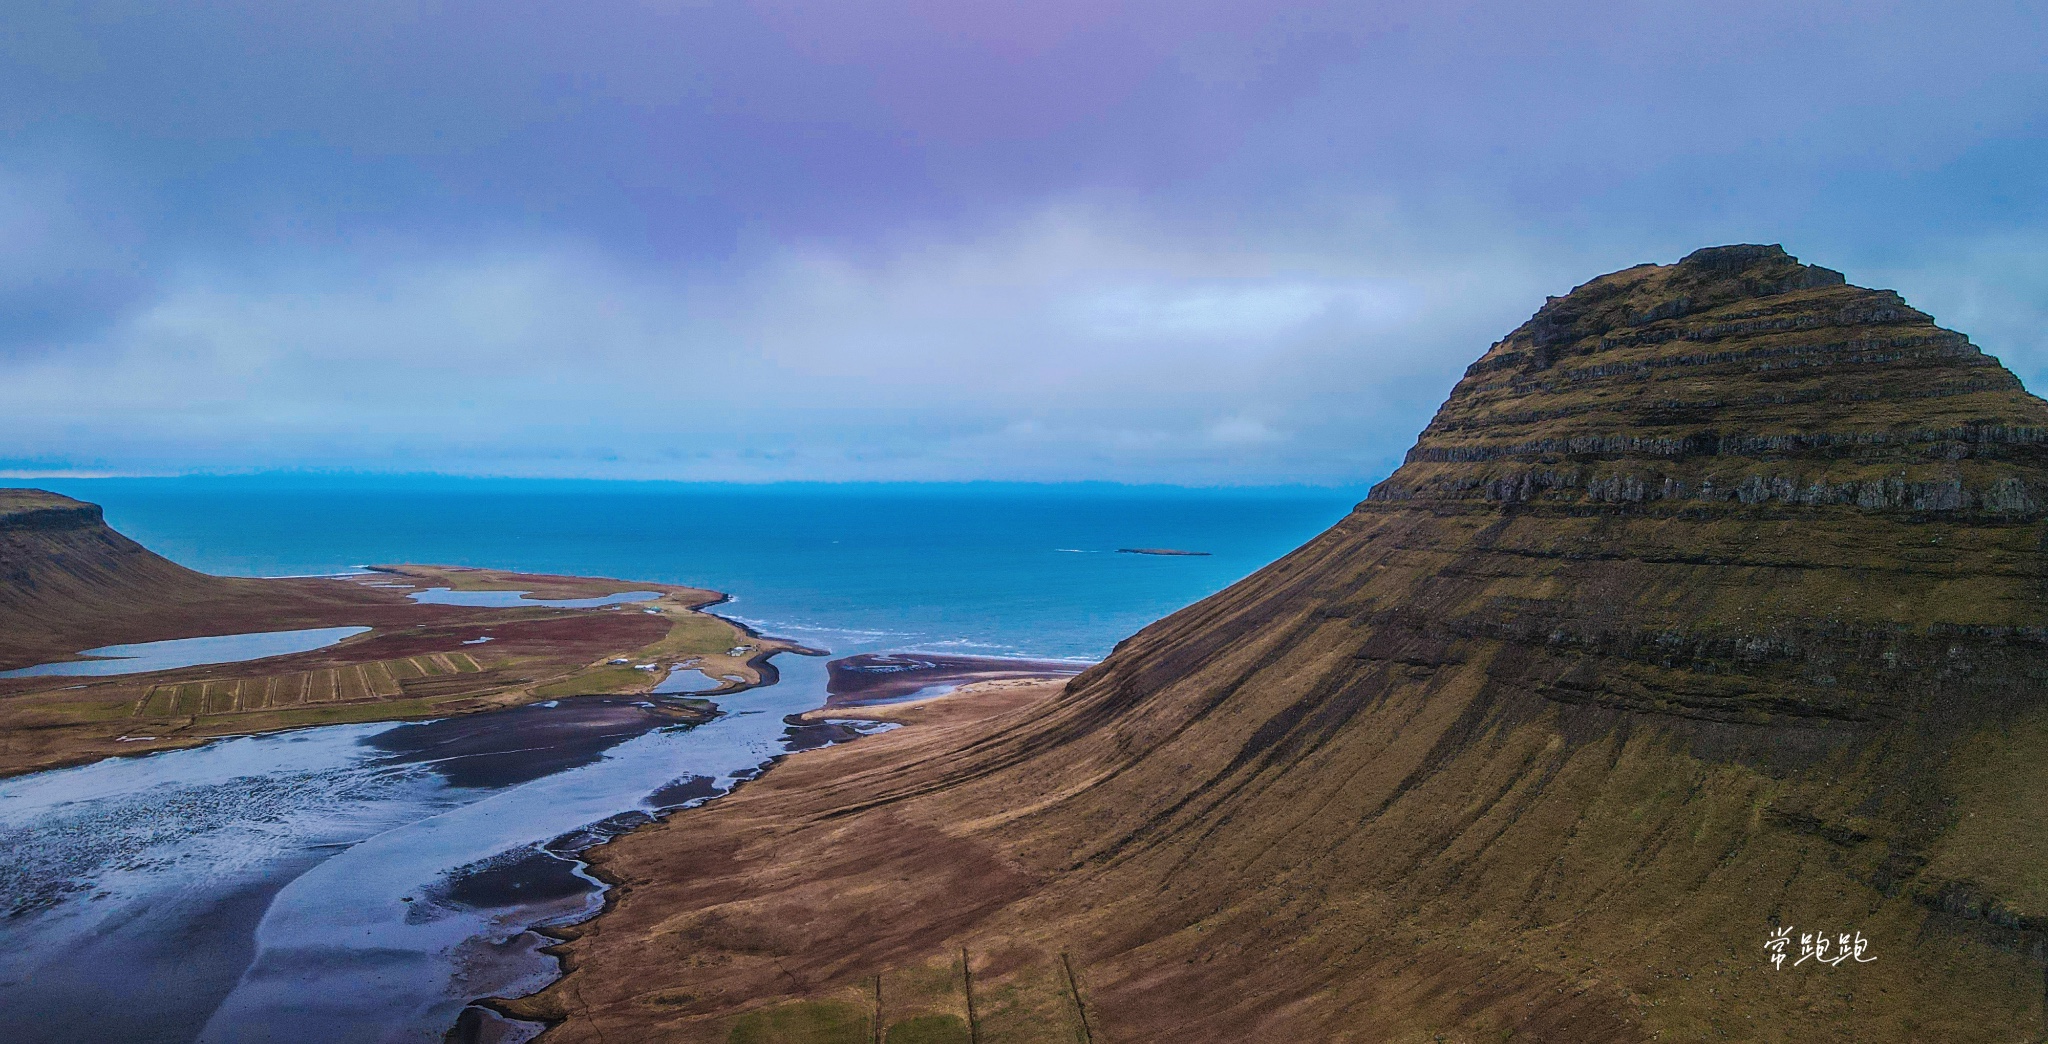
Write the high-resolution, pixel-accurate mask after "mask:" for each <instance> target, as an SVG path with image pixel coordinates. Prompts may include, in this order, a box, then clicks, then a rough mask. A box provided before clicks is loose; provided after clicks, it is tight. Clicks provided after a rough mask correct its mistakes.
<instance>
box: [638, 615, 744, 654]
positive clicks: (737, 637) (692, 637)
mask: <svg viewBox="0 0 2048 1044" xmlns="http://www.w3.org/2000/svg"><path fill="white" fill-rule="evenodd" d="M669 619H671V620H672V621H674V622H673V623H671V624H670V625H669V629H668V634H666V635H664V636H663V637H662V639H661V640H660V641H658V642H655V643H654V644H653V645H649V646H645V647H642V648H641V649H640V650H639V651H638V652H636V653H634V655H635V656H638V657H640V658H641V659H642V660H643V661H644V660H651V659H657V658H660V659H668V658H673V657H680V656H706V655H711V654H716V653H723V652H724V651H726V650H727V649H730V648H732V647H733V646H735V645H751V644H753V640H752V639H750V638H748V637H747V636H746V635H745V634H744V633H742V632H741V631H740V629H739V628H737V627H734V626H733V625H731V624H729V623H726V622H725V621H724V620H721V619H719V618H717V617H715V616H706V615H704V614H703V613H682V614H676V615H671V616H670V617H669Z"/></svg>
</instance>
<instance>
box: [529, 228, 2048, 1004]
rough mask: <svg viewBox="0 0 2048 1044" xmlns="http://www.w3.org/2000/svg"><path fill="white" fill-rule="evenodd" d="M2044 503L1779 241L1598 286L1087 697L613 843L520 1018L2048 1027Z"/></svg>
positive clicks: (834, 765)
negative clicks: (947, 1012) (1304, 530)
mask: <svg viewBox="0 0 2048 1044" xmlns="http://www.w3.org/2000/svg"><path fill="white" fill-rule="evenodd" d="M2044 517H2048V403H2044V402H2043V401H2042V400H2040V399H2037V398H2035V397H2033V396H2031V395H2029V394H2027V393H2026V392H2025V391H2024V390H2023V389H2022V388H2021V386H2020V384H2019V382H2018V381H2017V379H2015V378H2014V377H2013V376H2012V375H2011V374H2010V373H2009V372H2007V371H2006V370H2005V369H2004V368H2003V367H2002V366H2000V365H1999V364H1998V362H1997V361H1996V360H1995V359H1992V358H1990V357H1988V356H1985V355H1983V354H1982V353H1981V352H1979V351H1978V350H1977V349H1976V348H1975V347H1973V346H1972V345H1970V344H1969V343H1968V341H1967V340H1966V339H1965V338H1964V337H1962V336H1961V335H1959V334H1956V333H1953V332H1949V331H1946V330H1942V329H1940V328H1938V327H1937V326H1935V325H1934V323H1933V322H1932V321H1931V320H1930V319H1929V318H1928V317H1927V316H1925V315H1923V314H1921V313H1919V312H1917V311H1915V310H1913V309H1912V308H1910V307H1908V306H1907V305H1905V304H1904V303H1903V302H1902V301H1900V300H1899V298H1898V297H1897V296H1896V295H1894V294H1891V293H1889V292H1887V291H1873V290H1866V289H1862V288H1858V287H1853V286H1849V285H1846V284H1845V283H1844V282H1843V281H1842V278H1841V277H1840V276H1839V275H1838V274H1836V273H1833V272H1830V271H1828V270H1826V269H1821V268H1817V267H1812V266H1806V265H1802V264H1800V263H1799V262H1798V261H1797V260H1796V259H1794V258H1791V257H1789V256H1787V255H1785V254H1784V252H1783V251H1781V250H1779V249H1777V248H1775V247H1749V246H1743V247H1723V248H1715V249H1710V250H1703V251H1699V252H1697V253H1695V254H1693V255H1691V256H1689V257H1687V258H1686V259H1685V260H1683V261H1681V262H1679V263H1677V264H1675V265H1668V266H1655V265H1645V266H1640V267H1637V268H1632V269H1628V270H1626V271H1622V272H1617V273H1614V274H1611V275H1608V276H1603V277H1601V278H1599V279H1596V280H1594V281H1592V282H1590V283H1588V284H1586V285H1585V286H1582V287H1580V288H1578V289H1577V290H1575V291H1573V292H1572V293H1571V294H1570V295H1568V296H1566V297H1564V298H1557V299H1552V300H1551V301H1550V302H1549V303H1547V304H1546V305H1545V306H1544V307H1543V308H1542V309H1541V310H1540V311H1539V312H1537V314H1536V315H1535V317H1534V318H1532V319H1531V320H1530V321H1529V322H1528V323H1526V324H1524V325H1523V326H1522V327H1520V328H1519V329H1517V330H1516V331H1514V332H1513V333H1512V334H1510V335H1509V336H1508V337H1507V338H1506V339H1504V340H1502V341H1501V342H1499V343H1497V344H1495V345H1493V346H1492V347H1491V348H1490V349H1489V350H1488V351H1487V352H1486V353H1485V355H1484V356H1483V357H1481V358H1480V359H1479V360H1478V361H1477V362H1476V363H1474V364H1473V365H1472V367H1471V368H1470V369H1469V370H1468V371H1467V373H1466V375H1465V377H1464V379H1463V380H1461V381H1460V382H1459V383H1458V385H1457V387H1456V388H1455V389H1454V391H1453V392H1452V393H1451V396H1450V398H1449V399H1448V401H1446V403H1445V404H1444V406H1443V407H1442V409H1441V410H1440V411H1439V412H1438V414H1437V416H1436V418H1435V419H1434V420H1433V421H1432V422H1431V423H1430V425H1429V427H1428V428H1427V429H1426V430H1425V431H1424V432H1423V433H1422V436H1421V438H1420V439H1419V441H1418V442H1417V444H1416V446H1415V448H1414V450H1412V451H1411V452H1410V454H1409V456H1408V460H1407V463H1406V464H1405V465H1404V466H1403V467H1402V468H1401V469H1400V470H1398V471H1397V472H1396V473H1395V474H1394V475H1393V476H1392V477H1390V478H1389V479H1388V480H1387V481H1386V482H1385V483H1383V484H1382V485H1381V486H1379V487H1378V488H1376V489H1375V490H1374V491H1373V493H1372V495H1371V496H1370V497H1369V498H1368V499H1367V500H1366V501H1365V502H1364V503H1362V504H1360V505H1359V506H1358V508H1357V509H1356V510H1355V511H1354V512H1353V513H1352V514H1351V515H1350V516H1349V517H1347V518H1346V519H1345V520H1344V521H1343V522H1341V523H1340V524H1338V525H1337V526H1335V527H1333V528H1332V529H1331V530H1329V531H1328V532H1326V533H1324V534H1322V535H1321V536H1319V537H1317V538H1316V539H1315V540H1313V541H1311V542H1310V543H1309V544H1307V545H1306V546H1304V547H1302V548H1301V549H1300V550H1298V551H1296V552H1295V553H1293V554H1291V555H1289V556H1288V557H1286V558H1285V559H1283V560H1281V561H1279V562H1277V563H1275V564H1274V565H1272V566H1270V567H1268V568H1266V569H1265V570H1262V571H1261V572H1259V573H1258V574H1256V575H1254V576H1252V577H1250V578H1248V579H1247V580H1245V581H1243V582H1241V583H1239V584H1237V585H1235V586H1233V587H1232V588H1230V589H1229V590H1226V591H1224V592H1222V593H1220V594H1218V595H1216V596H1214V597H1212V598H1210V599H1207V600H1205V601H1203V602H1201V603H1199V604H1197V605H1194V606H1191V607H1189V608H1188V609H1185V610H1183V611H1181V612H1179V613H1177V614H1175V615H1173V616H1171V617H1169V618H1167V619H1165V620H1163V621H1161V622H1159V623H1158V624H1155V625H1154V626H1152V627H1149V628H1147V629H1146V630H1144V631H1143V632H1141V633H1140V634H1138V635H1136V636H1134V637H1133V638H1131V639H1130V640H1128V641H1126V642H1125V643H1123V644H1122V645H1120V646H1119V647H1118V649H1117V650H1116V652H1115V654H1114V655H1112V656H1111V657H1110V658H1109V659H1108V660H1107V661H1105V662H1104V663H1103V664H1101V665H1100V666H1098V667H1097V668H1095V669H1093V670H1091V671H1089V672H1088V673H1087V674H1085V675H1082V676H1081V677H1079V678H1077V679H1076V680H1075V681H1074V682H1073V683H1072V684H1070V685H1069V686H1067V687H1066V688H1065V690H1064V691H1063V692H1061V693H1060V694H1059V695H1057V696H1056V697H1054V698H1051V699H1047V700H1043V701H1040V702H1037V703H1034V704H1031V705H1029V706H1025V707H1021V708H1011V709H1005V710H1003V712H1002V713H999V714H992V715H990V716H986V717H982V718H979V719H977V718H974V716H973V715H972V714H971V713H969V712H968V711H967V710H966V709H962V710H960V711H959V712H957V713H956V714H955V715H954V716H953V717H951V718H946V719H944V720H938V721H934V722H931V723H928V724H926V725H922V726H917V727H913V728H910V729H906V730H903V731H902V732H899V733H897V734H893V735H891V736H889V737H884V738H882V739H879V740H874V741H864V742H863V743H861V744H855V745H853V746H851V747H848V748H844V749H841V750H835V751H829V752H820V753H817V754H811V755H805V756H803V757H800V758H796V759H792V761H791V762H790V763H789V764H787V765H785V766H783V767H781V768H778V769H777V770H775V771H774V772H771V773H770V774H769V776H768V777H767V778H766V779H764V780H763V781H761V782H760V783H758V784H755V785H753V786H751V787H750V788H748V789H746V790H743V791H742V792H741V793H739V794H737V795H734V796H733V797H731V798H728V799H725V800H722V801H720V802H717V803H714V804H713V805H712V806H710V807H708V808H706V809H704V810H702V811H698V812H693V813H689V814H685V815H681V816H678V817H676V818H675V819H673V820H671V821H670V822H669V823H667V824H665V825H663V826H660V827H656V828H652V829H649V830H647V831H644V832H642V833H639V834H636V835H633V836H631V837H629V838H627V839H624V840H622V841H620V842H618V843H617V844H615V845H613V846H611V848H610V849H609V850H607V851H606V852H605V853H604V854H603V855H602V856H601V862H600V865H601V868H602V869H603V871H604V872H606V873H608V874H610V875H612V876H613V877H614V878H615V879H617V880H618V881H620V882H621V889H620V892H619V895H618V899H617V903H616V906H615V908H614V909H613V910H612V911H611V912H609V913H607V914H606V915H605V916H604V917H602V918H600V919H599V920H597V921H596V922H594V923H593V924H592V925H589V926H586V927H584V928H582V929H580V930H578V931H577V932H576V933H574V934H575V935H576V938H574V939H572V940H571V941H570V942H569V943H568V944H567V946H566V948H565V951H566V954H567V956H568V962H569V967H570V968H571V969H572V970H571V972H570V974H569V975H568V976H567V977H566V978H565V979H564V980H563V981H562V982H561V983H559V984H557V986H555V987H554V988H552V989H550V990H549V991H546V992H544V993H543V994H541V995H539V996H537V997H535V998H532V999H529V1000H527V1001H524V1002H518V1003H515V1004H512V1005H510V1007H511V1008H512V1009H513V1010H515V1011H521V1012H524V1013H527V1014H533V1015H542V1016H546V1017H549V1018H565V1019H566V1022H564V1023H563V1024H562V1025H560V1026H559V1027H558V1028H556V1029H555V1030H554V1031H552V1033H553V1036H551V1037H550V1038H549V1039H550V1040H564V1041H584V1040H599V1039H614V1040H616V1039H638V1040H706V1041H724V1040H760V1041H770V1040H836V1039H847V1040H855V1039H860V1040H869V1039H875V1037H876V1036H878V1035H886V1038H887V1039H888V1040H892V1041H893V1040H896V1039H897V1035H896V1032H895V1030H894V1029H890V1027H891V1026H894V1025H897V1024H899V1023H900V1024H902V1025H904V1026H909V1025H910V1024H911V1022H912V1021H913V1020H912V1015H913V1014H914V1012H913V1010H912V1009H913V1008H915V1005H914V1004H913V1005H912V1006H911V1007H905V1008H902V1009H896V1008H892V1007H891V1001H890V998H891V997H892V996H898V995H907V996H911V997H912V998H913V999H914V998H916V997H918V996H921V995H920V994H918V993H917V992H916V990H915V989H912V988H911V985H910V984H914V983H917V982H921V981H925V980H931V979H932V976H934V975H938V974H939V973H940V971H942V970H944V969H946V968H949V967H952V966H951V965H949V964H947V963H946V962H949V961H956V960H959V959H960V957H961V954H962V950H963V947H964V948H965V953H966V960H965V965H966V966H965V967H964V968H962V969H961V974H959V975H957V976H956V978H958V979H959V980H960V981H961V982H962V983H964V984H965V985H963V986H962V987H961V989H960V992H961V993H962V994H963V995H966V996H973V995H974V994H975V992H976V991H980V993H979V996H980V998H981V1008H980V1009H979V1011H980V1013H979V1014H978V1015H976V1016H974V1018H973V1019H972V1020H968V1021H974V1022H975V1025H974V1026H973V1027H971V1030H972V1032H971V1037H972V1039H976V1040H979V1041H990V1042H993V1041H1004V1040H1016V1041H1026V1040H1078V1039H1088V1040H1096V1041H1118V1042H1125V1041H1183V1040H1200V1041H1212V1040H1213V1041H1223V1040H1260V1041H1303V1040H1318V1041H1321V1040H1357V1041H1429V1040H1466V1041H1480V1040H1485V1041H1498V1040H1510V1039H1512V1040H1517V1041H1520V1040H1557V1041H1637V1040H1653V1039H1666V1040H1698V1039H1735V1040H1786V1041H1790V1040H1801V1041H1806V1040H1844V1041H1846V1040H1859V1041H1866V1040H1889V1041H1924V1040H1944V1041H2030V1040H2039V1039H2041V1037H2042V1036H2043V1033H2044V1030H2048V1025H2044V1020H2043V993H2044V980H2043V957H2044V940H2048V934H2044V933H2048V870H2044V869H2043V868H2044V867H2048V801H2044V798H2048V768H2044V766H2048V696H2044V694H2048V689H2044V682H2048V597H2044V595H2048V590H2044V580H2048V568H2044V567H2048V558H2044V539H2048V529H2044V525H2043V522H2044ZM1786 927H1790V928H1791V929H1792V935H1791V939H1792V942H1791V945H1790V949H1791V953H1790V955H1789V956H1788V958H1787V960H1786V962H1785V964H1786V966H1785V967H1783V968H1774V967H1773V966H1772V965H1771V964H1770V963H1769V962H1768V961H1767V959H1766V958H1767V951H1766V948H1765V944H1766V942H1767V940H1768V939H1769V937H1770V935H1771V934H1772V932H1773V931H1775V930H1778V929H1782V928H1786ZM1814 932H1825V933H1827V935H1828V936H1829V938H1830V939H1831V940H1832V939H1833V938H1834V937H1835V936H1837V935H1838V934H1842V933H1850V934H1852V935H1853V934H1854V933H1860V934H1861V936H1862V937H1863V939H1864V940H1865V941H1866V942H1867V946H1868V949H1867V950H1866V951H1865V953H1864V954H1863V956H1864V958H1865V960H1863V961H1856V960H1850V961H1846V962H1843V963H1841V964H1825V965H1823V964H1819V963H1818V962H1816V961H1812V960H1808V961H1806V962H1804V963H1801V964H1799V965H1798V966H1796V967H1795V966H1794V963H1795V961H1797V958H1798V957H1799V956H1800V954H1799V942H1798V939H1799V935H1800V934H1801V933H1814ZM920 976H923V977H924V978H923V979H920V978H919V977H920ZM932 981H937V980H932ZM948 981H951V980H948ZM919 1003H922V1002H919ZM1063 1005H1064V1007H1063ZM918 1010H922V1009H918ZM963 1010H969V1009H966V1008H965V1006H964V1005H963ZM877 1013H879V1018H880V1021H881V1023H882V1024H883V1025H882V1026H880V1027H877V1026H875V1025H874V1020H875V1019H876V1018H877ZM934 1017H936V1016H934ZM918 1025H921V1026H924V1027H926V1029H929V1028H930V1026H932V1025H934V1024H933V1023H929V1022H927V1023H920V1024H918ZM878 1029H880V1030H886V1031H887V1032H886V1034H878V1033H877V1030H878ZM905 1032H906V1036H905V1038H904V1039H912V1038H911V1036H910V1035H909V1033H910V1031H908V1030H906V1031H905ZM917 1032H918V1033H923V1032H925V1031H924V1030H918V1031H917ZM933 1032H938V1031H935V1030H934V1031H933ZM947 1032H952V1031H951V1030H949V1031H947ZM807 1034H808V1035H807ZM835 1034H836V1036H835ZM863 1034H865V1035H863ZM956 1035H957V1037H958V1039H970V1028H969V1027H967V1026H966V1025H965V1022H964V1021H963V1023H962V1025H961V1026H960V1027H959V1028H958V1034H956ZM920 1039H953V1038H946V1037H929V1038H920Z"/></svg>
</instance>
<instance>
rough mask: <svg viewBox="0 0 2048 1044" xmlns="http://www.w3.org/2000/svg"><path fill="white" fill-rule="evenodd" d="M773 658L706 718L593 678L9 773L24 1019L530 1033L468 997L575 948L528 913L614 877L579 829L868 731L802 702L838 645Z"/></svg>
mask: <svg viewBox="0 0 2048 1044" xmlns="http://www.w3.org/2000/svg"><path fill="white" fill-rule="evenodd" d="M841 637H846V636H841ZM846 645H850V646H851V647H845V646H846ZM838 651H841V652H855V651H862V649H861V645H860V641H859V640H858V639H855V640H854V641H852V642H850V643H845V645H843V646H842V648H840V649H839V650H838ZM774 666H775V667H776V668H778V669H779V672H780V679H779V681H777V682H775V683H774V684H769V685H764V686H761V687H758V688H754V689H748V690H745V691H742V692H737V693H726V694H721V695H719V696H717V697H716V701H717V704H718V706H719V709H720V710H721V711H723V714H722V715H721V716H720V717H718V718H717V719H715V720H713V721H711V722H709V723H707V724H702V725H696V726H688V725H679V724H677V722H676V719H675V718H674V717H673V716H671V715H668V714H666V713H664V711H663V707H662V706H661V705H660V703H659V702H658V700H657V701H646V700H636V699H633V698H630V697H580V698H576V699H568V700H561V701H555V702H552V703H548V704H538V705H533V706H528V707H520V708H512V709H509V710H502V711H492V712H487V713H482V714H474V715H468V716H463V717H457V718H448V719H442V720H439V721H436V722H428V723H410V724H393V723H372V724H358V725H338V726H330V727H321V728H309V729H302V730H298V731H294V732H286V733H276V734H271V735H265V736H251V737H241V738H235V739H228V740H222V741H219V742H216V743H212V744H209V745H207V746H204V747H198V748H194V749H191V750H180V751H169V752H165V753H160V754H152V755H147V756H141V757H133V758H114V759H109V760H105V761H101V762H97V763H94V764H90V765H84V766H80V767H77V768H68V769H59V770H54V771H49V772H41V773H35V774H32V775H27V776H21V777H16V778H14V779H8V780H0V943H4V946H0V1011H4V1012H5V1013H6V1015H5V1022H6V1029H7V1033H8V1039H10V1040H17V1041H24V1042H68V1041H80V1042H85V1041H92V1042H104V1041H114V1040H118V1041H130V1042H165V1044H171V1042H185V1041H209V1042H243V1041H294V1042H317V1041H337V1042H339V1041H349V1042H358V1041H392V1042H399V1041H419V1042H433V1041H441V1040H442V1039H443V1038H444V1035H445V1034H446V1033H447V1032H448V1031H449V1029H450V1028H451V1027H453V1026H455V1025H456V1023H457V1022H458V1020H461V1021H463V1022H464V1024H465V1025H466V1026H467V1027H469V1028H471V1029H477V1028H479V1027H480V1028H481V1031H482V1033H483V1038H482V1039H490V1040H498V1041H518V1040H523V1039H527V1038H529V1037H531V1036H532V1035H533V1034H535V1033H537V1032H538V1027H527V1026H518V1025H512V1024H505V1023H503V1022H501V1021H500V1020H496V1019H495V1017H480V1016H481V1012H480V1011H479V1009H475V1008H472V1007H470V1004H471V1002H472V1001H473V1000H475V999H477V998H480V997H488V996H499V995H516V994H520V993H525V992H530V991H531V990H533V989H537V988H539V987H540V986H542V985H544V984H545V983H546V982H548V981H549V980H550V979H551V977H552V976H553V975H554V974H555V973H556V967H555V962H554V960H553V958H550V957H547V956H545V955H543V954H540V953H539V952H538V949H539V947H540V946H542V945H544V944H545V941H546V940H544V939H543V938H542V937H541V936H539V935H538V934H536V933H535V932H534V931H532V930H531V929H532V927H533V926H535V925H536V924H544V923H547V922H554V921H563V920H572V919H576V918H580V917H584V916H588V915H589V914H590V913H592V912H594V911H595V910H596V909H597V907H598V905H599V904H600V902H601V895H600V890H601V886H600V885H598V883H597V882H596V881H595V880H593V879H591V878H590V877H588V876H587V875H586V874H585V873H584V872H583V868H582V864H581V863H580V862H579V861H578V860H576V859H575V857H574V853H575V852H577V851H579V850H581V849H583V848H586V847H588V846H589V845H590V844H592V843H596V842H599V841H602V840H603V839H605V838H606V837H608V836H610V835H611V834H613V833H615V832H617V831H619V830H622V829H628V828H630V827H632V826H634V825H637V824H640V823H644V822H646V818H647V817H648V816H649V815H652V814H656V813H658V812H659V811H661V810H663V809H674V808H677V807H681V806H684V805H688V804H692V803H697V802H701V801H703V800H708V799H709V798H711V797H713V796H715V795H716V794H718V793H721V792H723V791H724V790H726V789H729V788H730V787H731V786H733V785H734V784H735V783H736V782H738V781H741V780H744V779H747V778H750V777H752V776H753V775H755V774H757V773H758V772H759V771H761V769H762V767H763V766H764V765H765V764H766V763H767V762H769V761H770V760H771V759H773V758H775V757H777V756H778V755H781V754H784V753H786V752H788V751H791V750H796V749H802V748H805V747H811V746H817V745H819V744H820V743H821V742H827V741H831V740H836V739H841V738H847V737H848V736H850V735H851V734H852V731H851V730H850V729H846V728H839V729H822V730H821V729H819V728H818V727H815V726H813V727H799V728H791V727H790V726H788V725H787V724H785V722H784V721H783V719H784V717H785V716H786V715H789V714H794V713H798V712H801V711H806V710H810V709H812V708H815V707H819V706H822V705H823V704H824V702H825V698H826V680H827V679H826V669H825V659H824V658H823V657H815V656H800V655H794V654H788V653H784V654H780V655H778V656H776V657H775V660H774ZM465 1009H467V1013H466V1014H465Z"/></svg>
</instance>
